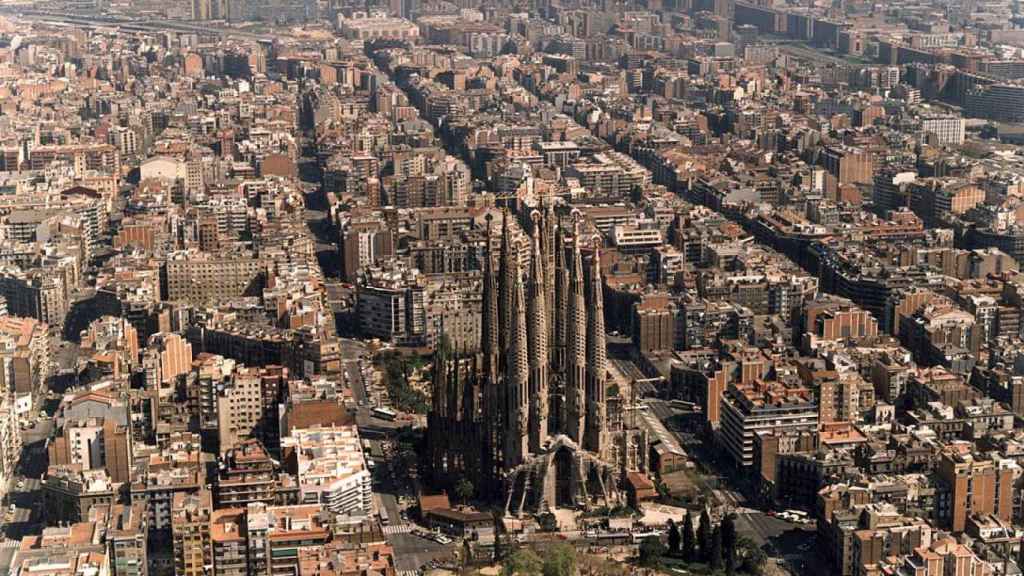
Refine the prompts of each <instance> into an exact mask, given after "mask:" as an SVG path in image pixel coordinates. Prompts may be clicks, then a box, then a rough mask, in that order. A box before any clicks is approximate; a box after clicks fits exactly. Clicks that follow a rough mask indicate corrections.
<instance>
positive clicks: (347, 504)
mask: <svg viewBox="0 0 1024 576" xmlns="http://www.w3.org/2000/svg"><path fill="white" fill-rule="evenodd" d="M281 451H282V453H284V454H288V453H289V452H290V451H294V453H295V458H296V461H297V462H298V475H297V476H298V481H299V499H300V502H301V503H302V504H320V505H321V506H323V507H325V508H327V509H329V510H331V511H332V512H337V513H341V514H348V515H351V516H365V515H369V514H370V512H371V506H372V503H371V495H372V491H371V487H370V471H369V468H368V467H367V465H366V458H365V457H364V456H363V445H362V442H361V441H360V440H359V431H358V429H357V428H356V427H355V426H331V427H329V428H322V427H316V428H297V429H294V430H292V433H291V435H290V436H287V437H284V438H281Z"/></svg>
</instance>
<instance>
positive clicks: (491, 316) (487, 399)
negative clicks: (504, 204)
mask: <svg viewBox="0 0 1024 576" xmlns="http://www.w3.org/2000/svg"><path fill="white" fill-rule="evenodd" d="M492 220H493V217H492V216H491V215H490V214H488V215H487V247H486V251H485V254H484V278H483V314H482V317H481V326H480V329H481V330H480V331H481V341H480V349H481V352H482V354H483V382H482V385H483V412H484V418H483V428H484V442H483V467H484V471H485V474H486V475H487V476H488V477H493V475H494V474H495V473H496V471H497V467H498V465H499V462H500V459H499V456H500V453H501V440H500V438H501V436H500V431H501V430H502V425H501V422H502V420H501V418H502V415H503V412H504V409H503V407H502V405H501V389H500V388H499V386H500V383H499V381H498V380H499V354H500V352H501V348H500V345H499V343H498V342H499V339H498V330H499V326H498V286H497V278H496V276H495V273H494V251H493V250H492V249H491V246H492V245H493V242H492V241H491V240H492V238H493V236H492V234H491V221H492Z"/></svg>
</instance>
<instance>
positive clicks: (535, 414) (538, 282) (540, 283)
mask: <svg viewBox="0 0 1024 576" xmlns="http://www.w3.org/2000/svg"><path fill="white" fill-rule="evenodd" d="M532 217H533V220H534V224H535V225H534V233H533V251H532V254H531V258H530V283H529V288H528V293H527V330H528V336H529V341H530V344H529V365H530V386H529V392H530V394H529V406H530V421H529V437H530V438H529V439H530V444H529V445H530V452H532V453H535V454H536V453H538V452H540V448H541V445H542V444H543V443H544V440H545V439H546V438H547V436H548V354H549V352H550V351H549V350H548V313H547V306H546V302H545V301H546V300H547V294H546V293H545V291H546V288H545V287H546V286H547V283H546V282H545V280H546V277H545V275H544V255H543V253H542V252H541V237H542V236H543V234H544V228H543V226H542V225H541V223H540V222H539V220H540V213H538V212H534V213H533V214H532Z"/></svg>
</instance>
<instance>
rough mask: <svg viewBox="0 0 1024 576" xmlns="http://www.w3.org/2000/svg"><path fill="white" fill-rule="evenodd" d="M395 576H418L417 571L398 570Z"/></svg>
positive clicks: (418, 572)
mask: <svg viewBox="0 0 1024 576" xmlns="http://www.w3.org/2000/svg"><path fill="white" fill-rule="evenodd" d="M396 574H397V576H420V571H419V570H399V571H398V572H396Z"/></svg>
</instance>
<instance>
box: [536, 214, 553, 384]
mask: <svg viewBox="0 0 1024 576" xmlns="http://www.w3.org/2000/svg"><path fill="white" fill-rule="evenodd" d="M540 229H541V230H542V231H543V233H542V234H541V236H540V252H541V256H543V258H544V267H543V268H544V306H545V307H546V308H547V312H548V322H547V326H548V346H549V347H552V348H551V350H549V351H548V364H549V365H550V364H551V363H552V362H554V348H553V346H554V342H555V213H554V210H552V208H551V203H550V202H548V203H547V206H545V208H544V211H543V212H541V226H540Z"/></svg>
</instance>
